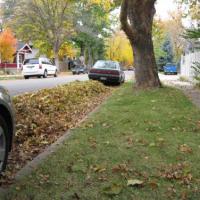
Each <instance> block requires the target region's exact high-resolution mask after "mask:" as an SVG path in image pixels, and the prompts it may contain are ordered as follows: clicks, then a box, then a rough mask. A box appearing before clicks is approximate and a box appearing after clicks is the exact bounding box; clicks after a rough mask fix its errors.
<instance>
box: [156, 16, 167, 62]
mask: <svg viewBox="0 0 200 200" xmlns="http://www.w3.org/2000/svg"><path fill="white" fill-rule="evenodd" d="M165 38H166V30H165V27H164V23H163V22H162V21H161V20H154V23H153V44H154V52H155V57H156V62H157V64H158V62H159V61H160V58H161V57H165V55H166V53H165V51H163V49H162V46H163V44H164V42H165Z"/></svg>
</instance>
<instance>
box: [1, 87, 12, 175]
mask: <svg viewBox="0 0 200 200" xmlns="http://www.w3.org/2000/svg"><path fill="white" fill-rule="evenodd" d="M14 121H15V120H14V113H13V107H12V101H11V98H10V96H9V94H8V92H7V91H6V90H5V89H4V88H3V87H0V173H1V172H2V171H3V170H4V169H5V168H6V163H7V158H8V154H9V152H10V151H11V148H12V139H13V136H14V131H15V123H14Z"/></svg>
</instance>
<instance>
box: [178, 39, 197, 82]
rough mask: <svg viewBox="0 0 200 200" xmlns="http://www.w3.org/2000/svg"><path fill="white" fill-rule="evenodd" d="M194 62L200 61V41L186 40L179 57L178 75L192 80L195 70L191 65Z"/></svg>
mask: <svg viewBox="0 0 200 200" xmlns="http://www.w3.org/2000/svg"><path fill="white" fill-rule="evenodd" d="M196 62H199V63H200V41H196V42H188V46H187V47H186V49H185V53H184V55H182V57H181V70H180V75H181V76H182V77H185V78H187V79H189V80H193V78H194V75H195V72H194V69H193V68H192V66H194V63H196Z"/></svg>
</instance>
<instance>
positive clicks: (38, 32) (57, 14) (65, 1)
mask: <svg viewBox="0 0 200 200" xmlns="http://www.w3.org/2000/svg"><path fill="white" fill-rule="evenodd" d="M73 6H74V5H73V1H72V0H28V1H27V0H20V1H19V3H18V5H17V8H16V15H15V16H16V19H17V20H16V24H15V28H16V30H17V34H18V36H19V37H23V38H24V40H31V41H37V42H38V41H42V42H43V43H44V44H46V45H49V46H50V47H51V49H52V50H53V53H54V58H55V63H56V66H58V67H59V50H60V48H61V46H62V44H63V43H64V42H65V41H66V40H67V39H69V38H70V37H72V35H73V33H74V29H73V12H72V11H73ZM19 24H20V26H19Z"/></svg>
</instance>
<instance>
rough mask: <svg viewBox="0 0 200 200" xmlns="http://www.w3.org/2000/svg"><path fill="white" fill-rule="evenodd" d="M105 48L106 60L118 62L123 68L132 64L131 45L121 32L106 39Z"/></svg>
mask: <svg viewBox="0 0 200 200" xmlns="http://www.w3.org/2000/svg"><path fill="white" fill-rule="evenodd" d="M106 46H107V48H106V53H107V58H108V59H109V60H115V61H119V62H121V63H122V64H123V65H125V66H130V65H132V64H133V53H132V49H131V45H130V42H129V40H128V39H127V37H126V35H125V34H124V33H123V32H122V31H118V32H116V33H114V34H113V35H112V36H111V37H110V38H108V39H107V43H106Z"/></svg>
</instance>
